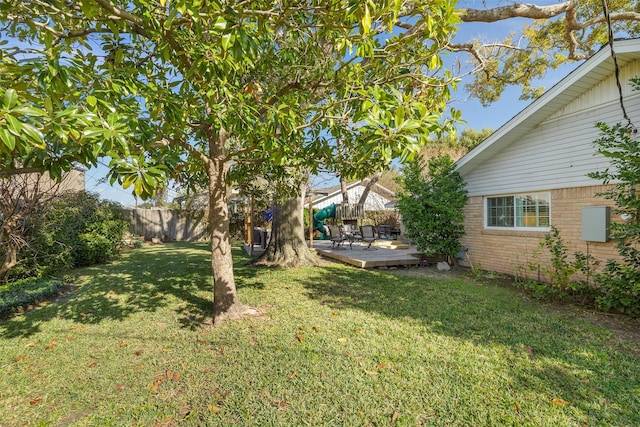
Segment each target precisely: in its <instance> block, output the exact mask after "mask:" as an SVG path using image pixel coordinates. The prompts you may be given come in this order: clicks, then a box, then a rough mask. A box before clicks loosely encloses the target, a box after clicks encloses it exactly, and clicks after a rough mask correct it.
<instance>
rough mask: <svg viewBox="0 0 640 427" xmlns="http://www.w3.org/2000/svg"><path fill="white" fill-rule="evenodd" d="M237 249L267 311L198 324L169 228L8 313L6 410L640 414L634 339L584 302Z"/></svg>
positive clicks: (462, 416)
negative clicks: (272, 262)
mask: <svg viewBox="0 0 640 427" xmlns="http://www.w3.org/2000/svg"><path fill="white" fill-rule="evenodd" d="M234 257H235V259H236V261H237V264H236V277H237V283H238V288H239V294H240V297H241V299H242V300H243V301H244V302H246V303H248V304H250V305H252V306H254V307H258V308H259V309H260V310H261V311H262V312H263V313H264V316H263V318H255V319H249V320H246V321H242V322H228V323H227V324H225V325H223V326H222V327H220V328H202V327H201V324H202V321H203V319H204V318H205V317H208V313H209V311H210V307H211V298H212V294H211V286H210V277H209V274H208V268H209V252H208V251H207V248H206V246H204V245H200V244H171V245H157V246H148V247H145V248H142V249H137V250H132V251H129V252H126V253H125V254H123V256H122V257H121V258H120V259H119V260H117V261H115V262H113V263H111V264H108V265H103V266H98V267H92V268H86V269H82V270H78V271H77V276H76V278H75V285H77V287H76V288H75V290H73V291H71V292H70V293H68V294H67V295H66V296H65V297H64V298H61V300H60V301H57V302H54V303H50V304H47V305H44V306H41V307H39V308H37V309H35V310H32V311H29V312H27V313H25V314H23V315H20V316H17V317H13V318H10V319H6V320H4V321H0V366H1V368H2V375H0V390H1V392H0V425H1V426H3V427H5V426H13V425H26V424H28V425H52V426H63V425H91V426H93V425H117V426H119V425H169V426H171V425H181V426H182V425H187V426H188V425H194V426H196V425H197V426H201V425H255V426H269V425H282V426H294V425H296V426H298V425H312V426H315V425H329V426H338V425H349V426H351V425H354V426H366V425H375V426H386V425H409V426H416V425H443V426H455V425H461V426H496V425H518V426H522V425H525V426H526V425H532V426H571V425H576V426H578V425H612V426H636V425H640V345H639V343H638V341H637V340H633V339H625V335H623V334H620V333H619V331H616V330H614V329H613V328H611V329H608V328H605V327H602V326H598V325H599V323H597V322H594V321H592V320H590V319H592V316H587V315H585V314H584V313H581V312H579V311H576V310H572V309H567V310H555V309H552V307H545V306H543V305H540V304H536V303H533V302H531V301H529V300H528V299H527V298H525V297H523V296H522V295H521V294H520V293H518V292H516V291H514V290H511V289H507V288H502V287H498V286H495V285H492V284H488V283H484V284H481V283H477V282H474V281H473V280H470V279H465V278H463V277H458V278H456V277H453V276H452V277H451V278H441V277H440V278H439V277H429V276H427V275H425V274H415V275H400V274H394V273H393V272H384V271H364V270H359V269H355V268H353V267H348V266H344V265H340V264H328V265H327V266H325V267H321V268H309V269H297V270H274V269H272V270H268V269H256V268H253V267H248V266H246V265H245V263H246V261H247V258H246V257H244V256H243V255H242V254H241V253H240V250H239V249H236V252H235V253H234ZM614 320H615V319H614ZM609 323H611V324H615V322H609ZM631 324H632V326H633V325H635V326H636V327H637V326H638V325H639V324H638V322H631Z"/></svg>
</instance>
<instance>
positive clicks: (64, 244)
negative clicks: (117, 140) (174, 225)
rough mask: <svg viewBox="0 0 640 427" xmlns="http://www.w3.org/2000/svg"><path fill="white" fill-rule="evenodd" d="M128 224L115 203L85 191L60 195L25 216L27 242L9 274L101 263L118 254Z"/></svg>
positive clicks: (49, 272) (19, 275) (42, 273)
mask: <svg viewBox="0 0 640 427" xmlns="http://www.w3.org/2000/svg"><path fill="white" fill-rule="evenodd" d="M128 227H129V222H128V221H126V220H125V219H124V211H123V210H122V207H121V206H120V205H119V204H117V203H114V202H111V201H106V200H102V201H101V200H100V199H99V197H98V195H96V194H91V193H86V192H76V193H66V194H64V195H61V196H60V197H58V198H56V199H55V200H53V201H52V202H51V203H49V204H47V206H42V207H41V208H40V209H39V210H38V211H37V212H35V214H34V215H32V216H31V217H30V218H29V219H28V223H27V228H26V233H25V239H26V240H27V242H28V245H27V246H25V247H24V248H23V250H22V251H21V252H20V264H19V265H18V266H17V267H15V268H14V270H13V271H12V272H11V277H12V278H24V277H34V276H35V277H41V276H45V275H54V274H56V273H58V272H60V271H63V270H65V269H68V268H73V267H79V266H86V265H92V264H96V263H101V262H105V261H107V260H109V259H111V258H112V257H114V256H115V255H116V254H117V253H118V249H119V248H120V247H121V246H122V245H123V235H124V233H125V231H126V230H127V229H128Z"/></svg>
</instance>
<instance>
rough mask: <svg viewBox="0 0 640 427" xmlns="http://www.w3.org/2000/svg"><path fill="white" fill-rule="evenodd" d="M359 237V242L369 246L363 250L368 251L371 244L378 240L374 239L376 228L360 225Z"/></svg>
mask: <svg viewBox="0 0 640 427" xmlns="http://www.w3.org/2000/svg"><path fill="white" fill-rule="evenodd" d="M360 236H361V237H360V241H361V242H365V243H368V244H369V245H368V246H367V247H366V248H365V249H370V248H371V244H372V243H373V242H375V241H376V240H378V238H377V237H376V228H375V227H374V226H373V225H361V226H360ZM374 249H376V248H374Z"/></svg>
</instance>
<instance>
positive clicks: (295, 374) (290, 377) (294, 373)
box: [289, 371, 300, 380]
mask: <svg viewBox="0 0 640 427" xmlns="http://www.w3.org/2000/svg"><path fill="white" fill-rule="evenodd" d="M298 375H300V374H299V373H298V371H294V372H293V373H292V374H291V375H289V379H290V380H292V379H294V378H295V377H297V376H298Z"/></svg>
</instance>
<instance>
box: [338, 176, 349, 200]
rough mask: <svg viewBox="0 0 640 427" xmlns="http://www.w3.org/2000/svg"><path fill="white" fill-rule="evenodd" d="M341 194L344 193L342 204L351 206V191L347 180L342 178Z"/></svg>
mask: <svg viewBox="0 0 640 427" xmlns="http://www.w3.org/2000/svg"><path fill="white" fill-rule="evenodd" d="M340 193H342V203H344V204H345V205H348V204H349V189H348V188H347V180H346V179H345V178H343V177H342V176H340Z"/></svg>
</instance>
